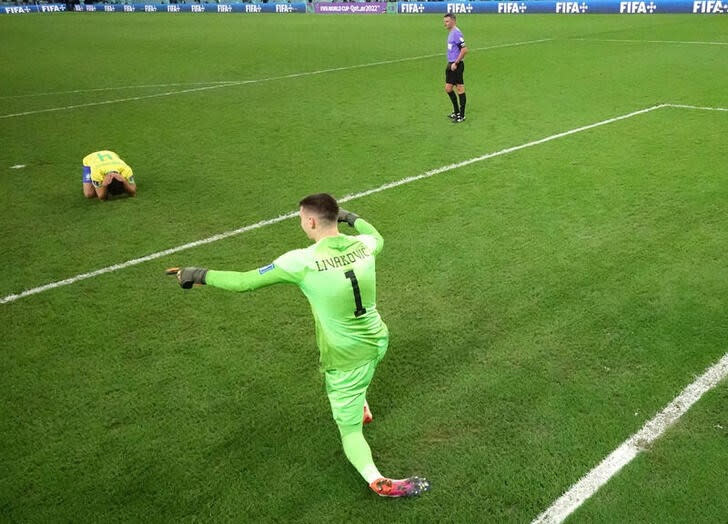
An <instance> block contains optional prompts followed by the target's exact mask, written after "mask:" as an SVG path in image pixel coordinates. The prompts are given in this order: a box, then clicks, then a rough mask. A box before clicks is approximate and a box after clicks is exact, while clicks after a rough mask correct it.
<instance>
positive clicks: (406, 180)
mask: <svg viewBox="0 0 728 524" xmlns="http://www.w3.org/2000/svg"><path fill="white" fill-rule="evenodd" d="M662 107H666V105H665V104H659V105H656V106H652V107H648V108H646V109H640V110H639V111H632V112H631V113H627V114H624V115H620V116H616V117H613V118H608V119H606V120H601V121H599V122H595V123H593V124H589V125H585V126H581V127H576V128H574V129H570V130H568V131H564V132H562V133H557V134H554V135H550V136H547V137H545V138H541V139H539V140H533V141H531V142H526V143H525V144H521V145H518V146H513V147H509V148H506V149H501V150H500V151H495V152H493V153H487V154H485V155H482V156H478V157H474V158H470V159H468V160H464V161H462V162H457V163H455V164H449V165H446V166H442V167H438V168H437V169H432V170H430V171H427V172H425V173H421V174H419V175H415V176H410V177H406V178H402V179H400V180H396V181H393V182H388V183H386V184H383V185H381V186H379V187H375V188H373V189H369V190H366V191H362V192H359V193H353V194H349V195H346V196H344V197H343V198H340V199H339V202H342V203H344V202H349V201H350V200H354V199H357V198H362V197H365V196H368V195H373V194H375V193H381V192H382V191H386V190H387V189H392V188H395V187H399V186H403V185H405V184H410V183H412V182H415V181H417V180H422V179H424V178H429V177H432V176H435V175H439V174H441V173H445V172H448V171H452V170H454V169H458V168H461V167H464V166H468V165H470V164H474V163H476V162H482V161H483V160H487V159H489V158H494V157H497V156H501V155H506V154H508V153H513V152H514V151H520V150H521V149H526V148H529V147H533V146H537V145H539V144H545V143H546V142H551V141H552V140H557V139H559V138H563V137H565V136H569V135H574V134H576V133H581V132H583V131H587V130H589V129H594V128H596V127H600V126H604V125H607V124H611V123H613V122H618V121H620V120H625V119H627V118H632V117H634V116H637V115H641V114H644V113H649V112H650V111H655V110H656V109H660V108H662ZM297 214H298V211H291V212H290V213H286V214H284V215H280V216H278V217H275V218H271V219H268V220H261V221H260V222H256V223H255V224H251V225H248V226H243V227H240V228H238V229H234V230H232V231H227V232H225V233H219V234H217V235H213V236H211V237H208V238H204V239H202V240H197V241H195V242H189V243H187V244H183V245H181V246H177V247H173V248H170V249H165V250H164V251H159V252H157V253H152V254H150V255H146V256H143V257H140V258H135V259H132V260H127V261H126V262H122V263H120V264H114V265H112V266H107V267H104V268H101V269H97V270H95V271H91V272H89V273H81V274H79V275H76V276H73V277H70V278H67V279H65V280H59V281H57V282H50V283H48V284H45V285H42V286H39V287H35V288H32V289H27V290H25V291H22V292H20V293H16V294H12V295H8V296H5V297H3V298H1V299H0V304H8V303H10V302H14V301H16V300H19V299H21V298H24V297H28V296H31V295H35V294H38V293H42V292H44V291H49V290H51V289H56V288H59V287H62V286H68V285H70V284H74V283H76V282H80V281H81V280H86V279H88V278H93V277H96V276H99V275H103V274H105V273H111V272H113V271H118V270H120V269H125V268H127V267H131V266H135V265H137V264H141V263H142V262H148V261H150V260H155V259H157V258H161V257H164V256H167V255H172V254H174V253H179V252H180V251H184V250H187V249H190V248H193V247H198V246H202V245H205V244H210V243H212V242H216V241H218V240H223V239H225V238H230V237H232V236H236V235H239V234H241V233H245V232H247V231H252V230H254V229H260V228H262V227H265V226H269V225H272V224H277V223H278V222H282V221H283V220H286V219H289V218H292V217H294V216H296V215H297Z"/></svg>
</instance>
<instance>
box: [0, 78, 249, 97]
mask: <svg viewBox="0 0 728 524" xmlns="http://www.w3.org/2000/svg"><path fill="white" fill-rule="evenodd" d="M234 82H236V80H211V81H209V82H175V83H171V84H138V85H133V86H111V87H94V88H88V89H71V90H69V91H46V92H45V93H24V94H22V95H4V96H0V100H6V99H8V98H30V97H33V96H53V95H72V94H78V93H94V92H97V91H119V90H123V89H151V88H155V87H190V86H207V85H211V84H230V83H234Z"/></svg>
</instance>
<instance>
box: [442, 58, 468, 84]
mask: <svg viewBox="0 0 728 524" xmlns="http://www.w3.org/2000/svg"><path fill="white" fill-rule="evenodd" d="M451 65H452V62H448V63H447V68H446V69H445V83H446V84H464V83H465V81H464V80H463V73H464V72H465V62H460V63H459V64H458V67H457V68H456V69H455V71H453V70H452V69H450V66H451Z"/></svg>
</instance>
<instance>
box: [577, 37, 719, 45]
mask: <svg viewBox="0 0 728 524" xmlns="http://www.w3.org/2000/svg"><path fill="white" fill-rule="evenodd" d="M574 40H580V41H582V42H630V43H636V44H683V45H728V42H710V41H705V42H700V41H695V42H690V41H686V40H627V39H620V38H574Z"/></svg>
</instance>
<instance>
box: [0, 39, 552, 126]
mask: <svg viewBox="0 0 728 524" xmlns="http://www.w3.org/2000/svg"><path fill="white" fill-rule="evenodd" d="M551 40H553V39H552V38H541V39H539V40H526V41H523V42H511V43H508V44H497V45H492V46H486V47H476V48H473V49H471V51H486V50H489V49H502V48H505V47H517V46H523V45H529V44H538V43H542V42H550V41H551ZM443 55H444V53H434V54H431V55H420V56H410V57H407V58H395V59H393V60H382V61H379V62H369V63H367V64H356V65H351V66H342V67H332V68H329V69H319V70H318V71H305V72H303V73H291V74H288V75H281V76H272V77H269V78H258V79H252V80H239V81H231V82H225V83H219V84H216V85H207V86H204V87H194V88H190V89H181V90H177V91H165V92H164V93H155V94H151V95H140V96H132V97H127V98H114V99H111V100H101V101H98V102H87V103H85V104H74V105H69V106H62V107H49V108H46V109H37V110H34V111H23V112H21V113H10V114H7V115H0V119H4V118H14V117H18V116H28V115H37V114H39V113H50V112H55V111H68V110H71V109H79V108H82V107H92V106H100V105H106V104H117V103H121V102H132V101H137V100H146V99H149V98H159V97H163V96H172V95H181V94H185V93H197V92H200V91H209V90H211V89H220V88H221V87H233V86H240V85H245V84H259V83H262V82H271V81H274V80H284V79H287V78H300V77H305V76H314V75H321V74H324V73H333V72H335V71H348V70H353V69H362V68H364V67H374V66H379V65H387V64H397V63H401V62H410V61H412V60H422V59H423V58H434V57H437V56H443ZM210 83H211V82H210Z"/></svg>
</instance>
